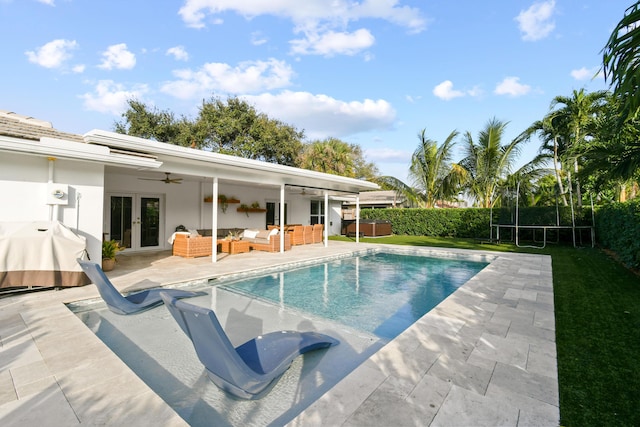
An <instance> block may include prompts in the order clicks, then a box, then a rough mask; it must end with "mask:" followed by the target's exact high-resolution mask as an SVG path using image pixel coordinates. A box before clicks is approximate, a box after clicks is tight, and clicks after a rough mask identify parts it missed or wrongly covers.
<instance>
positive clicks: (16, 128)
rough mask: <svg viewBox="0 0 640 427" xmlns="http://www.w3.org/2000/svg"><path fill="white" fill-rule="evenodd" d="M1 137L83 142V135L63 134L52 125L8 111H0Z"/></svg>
mask: <svg viewBox="0 0 640 427" xmlns="http://www.w3.org/2000/svg"><path fill="white" fill-rule="evenodd" d="M0 135H5V136H12V137H16V138H23V139H31V140H34V141H39V140H40V138H42V137H50V138H58V139H64V140H67V141H75V142H83V139H82V135H76V134H73V133H67V132H61V131H59V130H56V129H54V128H53V126H52V125H51V123H49V122H45V121H43V120H38V119H34V118H33V117H28V116H23V115H20V114H16V113H13V112H11V111H8V110H0Z"/></svg>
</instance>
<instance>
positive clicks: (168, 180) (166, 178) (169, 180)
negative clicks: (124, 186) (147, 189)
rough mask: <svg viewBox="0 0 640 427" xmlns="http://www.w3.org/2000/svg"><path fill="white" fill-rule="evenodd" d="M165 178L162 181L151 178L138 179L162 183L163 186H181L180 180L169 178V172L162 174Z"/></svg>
mask: <svg viewBox="0 0 640 427" xmlns="http://www.w3.org/2000/svg"><path fill="white" fill-rule="evenodd" d="M164 174H165V175H166V177H165V178H164V179H152V178H138V179H142V180H145V181H162V182H164V183H165V184H182V178H170V177H169V175H171V172H165V173H164Z"/></svg>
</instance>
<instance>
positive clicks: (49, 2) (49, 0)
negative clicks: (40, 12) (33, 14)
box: [37, 0, 56, 6]
mask: <svg viewBox="0 0 640 427" xmlns="http://www.w3.org/2000/svg"><path fill="white" fill-rule="evenodd" d="M37 1H38V3H42V4H46V5H49V6H55V5H56V2H55V0H37Z"/></svg>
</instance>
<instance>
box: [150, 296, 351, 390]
mask: <svg viewBox="0 0 640 427" xmlns="http://www.w3.org/2000/svg"><path fill="white" fill-rule="evenodd" d="M160 295H161V297H162V299H163V300H164V303H165V305H166V306H167V308H168V309H169V311H170V312H171V315H172V316H173V317H174V319H176V322H178V325H180V328H181V329H182V330H183V331H184V333H185V334H187V336H188V337H189V338H190V339H191V342H192V343H193V346H194V347H195V350H196V353H197V354H198V358H199V359H200V362H202V364H203V365H204V366H205V368H206V371H207V374H208V375H209V378H211V381H213V383H214V384H216V385H217V386H218V387H220V388H221V389H222V390H224V391H226V392H228V393H230V394H232V395H234V396H236V397H239V398H242V399H258V398H260V397H262V396H263V395H264V394H265V393H266V392H267V391H268V390H269V389H270V387H269V386H270V385H271V384H272V383H273V382H274V380H275V379H277V378H278V377H279V376H280V375H282V374H283V373H284V372H285V371H286V370H287V369H289V366H290V365H291V362H293V360H294V359H295V358H296V357H297V356H299V355H301V354H303V353H306V352H307V351H311V350H316V349H319V348H326V347H329V346H331V345H337V344H338V343H339V341H338V340H336V339H334V338H332V337H330V336H328V335H324V334H320V333H317V332H294V331H278V332H271V333H268V334H265V335H260V336H258V337H256V338H253V339H251V340H249V341H247V342H246V343H244V344H242V345H240V346H239V347H237V348H234V347H233V345H232V344H231V341H229V338H228V337H227V334H226V333H225V332H224V330H223V329H222V326H221V325H220V322H219V321H218V318H217V317H216V315H215V313H214V312H213V310H210V309H208V308H204V307H199V306H196V305H193V304H188V303H186V302H184V301H178V300H177V299H176V298H174V297H172V296H171V295H170V294H168V293H166V292H160Z"/></svg>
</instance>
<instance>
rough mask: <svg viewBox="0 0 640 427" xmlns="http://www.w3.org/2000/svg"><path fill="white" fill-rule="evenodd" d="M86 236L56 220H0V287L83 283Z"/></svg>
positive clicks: (81, 284) (3, 288)
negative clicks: (80, 264)
mask: <svg viewBox="0 0 640 427" xmlns="http://www.w3.org/2000/svg"><path fill="white" fill-rule="evenodd" d="M85 250H86V239H85V238H84V237H83V236H78V235H76V234H75V233H73V232H72V231H71V230H69V229H68V228H67V227H65V226H64V225H63V224H62V223H60V222H58V221H39V222H0V290H6V289H8V288H26V289H31V288H33V287H67V286H83V285H86V284H88V283H89V280H88V278H87V277H86V276H85V274H84V273H83V271H82V269H81V268H80V266H79V265H78V263H77V261H76V258H81V257H83V255H84V253H85Z"/></svg>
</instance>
